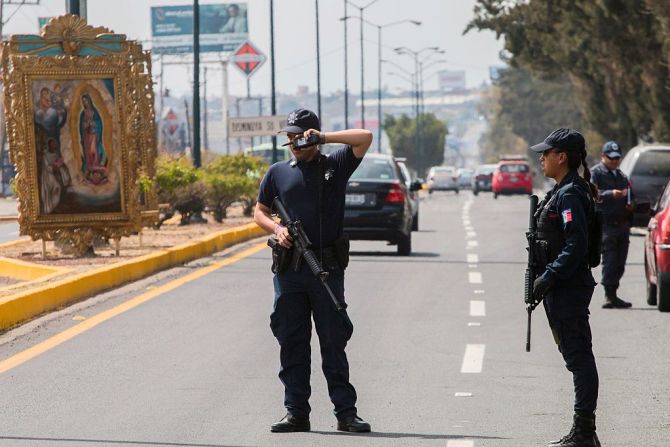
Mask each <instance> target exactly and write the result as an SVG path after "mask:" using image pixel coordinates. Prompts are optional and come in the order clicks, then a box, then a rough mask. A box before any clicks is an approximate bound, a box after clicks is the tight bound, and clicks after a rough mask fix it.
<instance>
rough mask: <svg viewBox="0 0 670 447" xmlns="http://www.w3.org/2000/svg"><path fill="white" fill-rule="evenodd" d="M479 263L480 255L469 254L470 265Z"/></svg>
mask: <svg viewBox="0 0 670 447" xmlns="http://www.w3.org/2000/svg"><path fill="white" fill-rule="evenodd" d="M478 262H479V255H476V254H474V253H469V254H468V264H476V263H478Z"/></svg>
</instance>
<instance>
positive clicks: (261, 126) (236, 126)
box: [228, 115, 287, 138]
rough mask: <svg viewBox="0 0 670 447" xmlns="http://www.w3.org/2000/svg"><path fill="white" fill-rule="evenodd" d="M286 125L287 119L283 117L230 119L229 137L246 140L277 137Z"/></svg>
mask: <svg viewBox="0 0 670 447" xmlns="http://www.w3.org/2000/svg"><path fill="white" fill-rule="evenodd" d="M286 124H287V121H286V117H285V116H283V115H281V116H280V115H276V116H271V115H270V116H245V117H241V118H230V119H228V136H229V137H230V138H245V137H264V136H272V135H277V132H279V131H280V130H281V129H282V128H283V127H285V126H286Z"/></svg>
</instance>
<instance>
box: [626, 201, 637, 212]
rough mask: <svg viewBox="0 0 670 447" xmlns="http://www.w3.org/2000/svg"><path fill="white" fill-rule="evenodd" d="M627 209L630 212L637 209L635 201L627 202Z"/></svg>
mask: <svg viewBox="0 0 670 447" xmlns="http://www.w3.org/2000/svg"><path fill="white" fill-rule="evenodd" d="M626 211H628V212H629V213H632V212H633V211H635V202H631V203H628V204H626Z"/></svg>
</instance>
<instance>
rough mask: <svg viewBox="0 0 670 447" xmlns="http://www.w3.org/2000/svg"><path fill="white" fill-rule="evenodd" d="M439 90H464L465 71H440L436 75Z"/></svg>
mask: <svg viewBox="0 0 670 447" xmlns="http://www.w3.org/2000/svg"><path fill="white" fill-rule="evenodd" d="M437 76H438V83H439V85H440V90H442V91H443V92H444V91H452V90H464V89H465V71H464V70H458V71H455V70H442V71H439V72H438V73H437Z"/></svg>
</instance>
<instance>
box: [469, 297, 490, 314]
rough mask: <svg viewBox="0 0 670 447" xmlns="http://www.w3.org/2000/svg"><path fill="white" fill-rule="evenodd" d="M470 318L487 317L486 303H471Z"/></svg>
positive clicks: (473, 301) (475, 301) (474, 301)
mask: <svg viewBox="0 0 670 447" xmlns="http://www.w3.org/2000/svg"><path fill="white" fill-rule="evenodd" d="M470 316H471V317H485V316H486V301H478V300H471V301H470Z"/></svg>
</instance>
